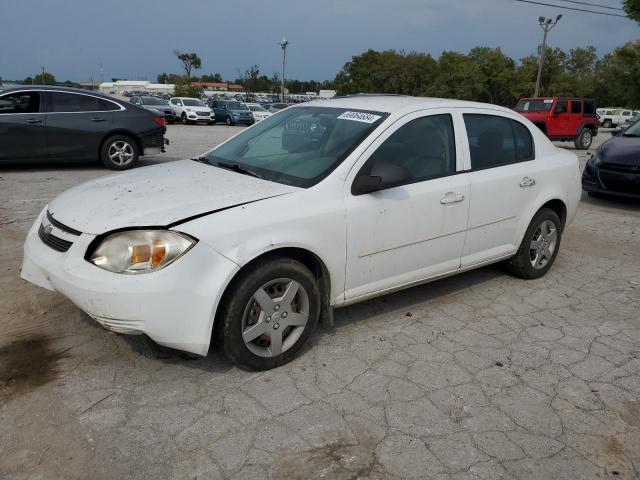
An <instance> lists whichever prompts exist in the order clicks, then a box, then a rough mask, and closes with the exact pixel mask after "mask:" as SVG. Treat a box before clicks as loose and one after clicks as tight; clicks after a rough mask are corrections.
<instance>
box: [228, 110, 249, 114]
mask: <svg viewBox="0 0 640 480" xmlns="http://www.w3.org/2000/svg"><path fill="white" fill-rule="evenodd" d="M229 111H230V112H231V113H232V114H233V115H238V114H251V110H229Z"/></svg>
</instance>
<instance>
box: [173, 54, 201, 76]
mask: <svg viewBox="0 0 640 480" xmlns="http://www.w3.org/2000/svg"><path fill="white" fill-rule="evenodd" d="M173 54H174V55H175V56H176V57H177V58H178V60H180V62H181V63H182V68H183V69H184V72H185V73H186V75H187V79H189V80H190V79H191V72H192V70H199V69H200V68H201V67H202V60H201V59H200V57H199V56H198V54H197V53H186V52H180V51H178V50H174V52H173Z"/></svg>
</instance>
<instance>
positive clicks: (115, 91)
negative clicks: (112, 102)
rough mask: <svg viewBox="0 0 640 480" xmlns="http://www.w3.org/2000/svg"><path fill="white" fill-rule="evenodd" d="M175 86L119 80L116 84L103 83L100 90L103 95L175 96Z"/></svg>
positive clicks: (145, 81)
mask: <svg viewBox="0 0 640 480" xmlns="http://www.w3.org/2000/svg"><path fill="white" fill-rule="evenodd" d="M175 87H176V86H175V85H174V84H172V83H167V84H165V83H151V82H148V81H147V80H118V81H116V82H102V83H101V84H100V86H99V87H98V89H99V90H100V92H101V93H106V94H107V95H108V94H112V95H124V92H145V93H168V94H170V95H171V94H173V91H174V90H175Z"/></svg>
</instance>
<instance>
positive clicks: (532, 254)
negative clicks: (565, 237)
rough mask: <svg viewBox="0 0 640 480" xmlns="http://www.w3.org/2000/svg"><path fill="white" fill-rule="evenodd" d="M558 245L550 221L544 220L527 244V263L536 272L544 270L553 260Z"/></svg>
mask: <svg viewBox="0 0 640 480" xmlns="http://www.w3.org/2000/svg"><path fill="white" fill-rule="evenodd" d="M557 244H558V230H557V228H556V225H555V224H554V223H553V222H552V221H551V220H545V221H544V222H542V223H541V224H540V225H538V228H536V231H535V232H534V233H533V238H532V239H531V243H530V244H529V261H530V262H531V266H532V267H533V268H535V269H536V270H540V269H542V268H544V267H545V266H546V265H547V264H548V263H549V262H550V261H551V259H552V258H553V253H554V252H555V250H556V247H557Z"/></svg>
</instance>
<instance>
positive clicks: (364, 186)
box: [351, 162, 409, 195]
mask: <svg viewBox="0 0 640 480" xmlns="http://www.w3.org/2000/svg"><path fill="white" fill-rule="evenodd" d="M408 179H409V172H407V171H406V170H405V169H404V168H402V167H400V166H398V165H394V164H392V163H383V162H374V163H373V165H372V166H371V170H370V171H369V173H368V174H367V173H364V172H362V171H360V172H359V173H358V175H357V176H356V178H355V180H354V181H353V184H352V185H351V193H352V194H353V195H364V194H367V193H373V192H377V191H379V190H384V189H385V188H391V187H395V186H398V185H401V184H403V183H405V182H406V181H407V180H408Z"/></svg>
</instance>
